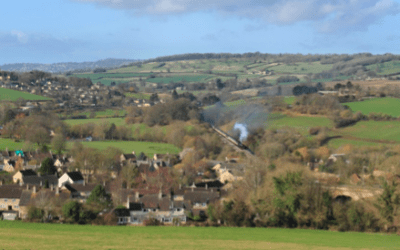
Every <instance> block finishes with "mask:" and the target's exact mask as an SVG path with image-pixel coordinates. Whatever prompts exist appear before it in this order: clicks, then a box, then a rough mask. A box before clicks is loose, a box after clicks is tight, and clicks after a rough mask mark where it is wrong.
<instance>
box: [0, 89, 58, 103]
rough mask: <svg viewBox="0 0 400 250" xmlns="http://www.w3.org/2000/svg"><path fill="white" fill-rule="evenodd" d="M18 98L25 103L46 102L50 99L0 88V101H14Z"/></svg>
mask: <svg viewBox="0 0 400 250" xmlns="http://www.w3.org/2000/svg"><path fill="white" fill-rule="evenodd" d="M18 98H23V99H25V100H27V101H46V100H51V98H48V97H44V96H39V95H33V94H30V93H27V92H22V91H18V90H13V89H5V88H0V101H16V100H18Z"/></svg>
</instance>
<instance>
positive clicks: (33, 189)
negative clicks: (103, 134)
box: [0, 169, 95, 220]
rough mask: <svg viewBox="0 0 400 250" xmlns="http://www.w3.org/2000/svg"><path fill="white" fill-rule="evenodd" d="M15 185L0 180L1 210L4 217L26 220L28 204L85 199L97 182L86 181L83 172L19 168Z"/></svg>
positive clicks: (53, 204)
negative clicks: (51, 172)
mask: <svg viewBox="0 0 400 250" xmlns="http://www.w3.org/2000/svg"><path fill="white" fill-rule="evenodd" d="M12 180H13V184H3V183H2V181H1V182H0V213H1V215H2V217H3V219H6V220H15V219H16V218H21V219H26V218H27V215H28V208H29V206H37V207H41V208H45V207H48V206H52V207H54V208H56V207H57V206H58V208H61V206H62V204H64V203H65V202H66V201H67V200H69V199H78V200H80V201H81V202H85V200H86V199H87V197H88V196H89V195H90V192H91V191H92V190H93V189H94V187H95V185H93V184H86V183H85V181H84V178H83V176H82V174H81V173H80V172H67V173H65V174H63V175H62V176H61V177H60V178H58V177H57V175H40V174H39V173H36V172H35V171H33V170H30V169H28V170H19V171H17V172H16V173H15V174H14V175H13V176H12Z"/></svg>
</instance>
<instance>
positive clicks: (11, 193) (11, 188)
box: [0, 185, 23, 199]
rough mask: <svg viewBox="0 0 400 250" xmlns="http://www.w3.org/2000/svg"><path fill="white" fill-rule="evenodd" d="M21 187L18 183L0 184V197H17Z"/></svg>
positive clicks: (19, 195)
mask: <svg viewBox="0 0 400 250" xmlns="http://www.w3.org/2000/svg"><path fill="white" fill-rule="evenodd" d="M22 189H23V188H22V187H21V186H19V185H5V186H0V199H19V198H20V197H21V193H22Z"/></svg>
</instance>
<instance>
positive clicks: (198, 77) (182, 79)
mask: <svg viewBox="0 0 400 250" xmlns="http://www.w3.org/2000/svg"><path fill="white" fill-rule="evenodd" d="M210 77H212V76H210V75H184V76H172V77H156V78H149V79H147V80H146V81H147V82H153V83H173V82H204V81H205V80H206V79H207V78H210Z"/></svg>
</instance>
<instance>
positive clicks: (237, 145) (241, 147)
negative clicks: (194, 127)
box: [211, 125, 254, 156]
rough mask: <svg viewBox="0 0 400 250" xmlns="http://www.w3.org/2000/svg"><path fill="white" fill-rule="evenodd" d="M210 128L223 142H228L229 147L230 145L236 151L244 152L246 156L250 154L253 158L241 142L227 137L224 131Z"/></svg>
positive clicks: (213, 127) (251, 153)
mask: <svg viewBox="0 0 400 250" xmlns="http://www.w3.org/2000/svg"><path fill="white" fill-rule="evenodd" d="M211 128H212V129H213V130H214V131H215V132H217V134H218V135H219V136H220V137H222V138H223V139H224V141H226V142H228V143H229V144H230V145H232V146H233V147H234V148H235V149H236V150H237V151H240V152H244V153H246V154H250V155H252V156H254V153H253V152H252V151H251V150H250V149H249V148H248V147H247V146H246V145H244V144H243V143H242V142H240V141H238V140H236V139H235V138H233V137H232V136H230V135H228V134H227V133H225V132H224V131H222V130H220V129H219V128H217V127H215V126H213V125H211Z"/></svg>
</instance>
